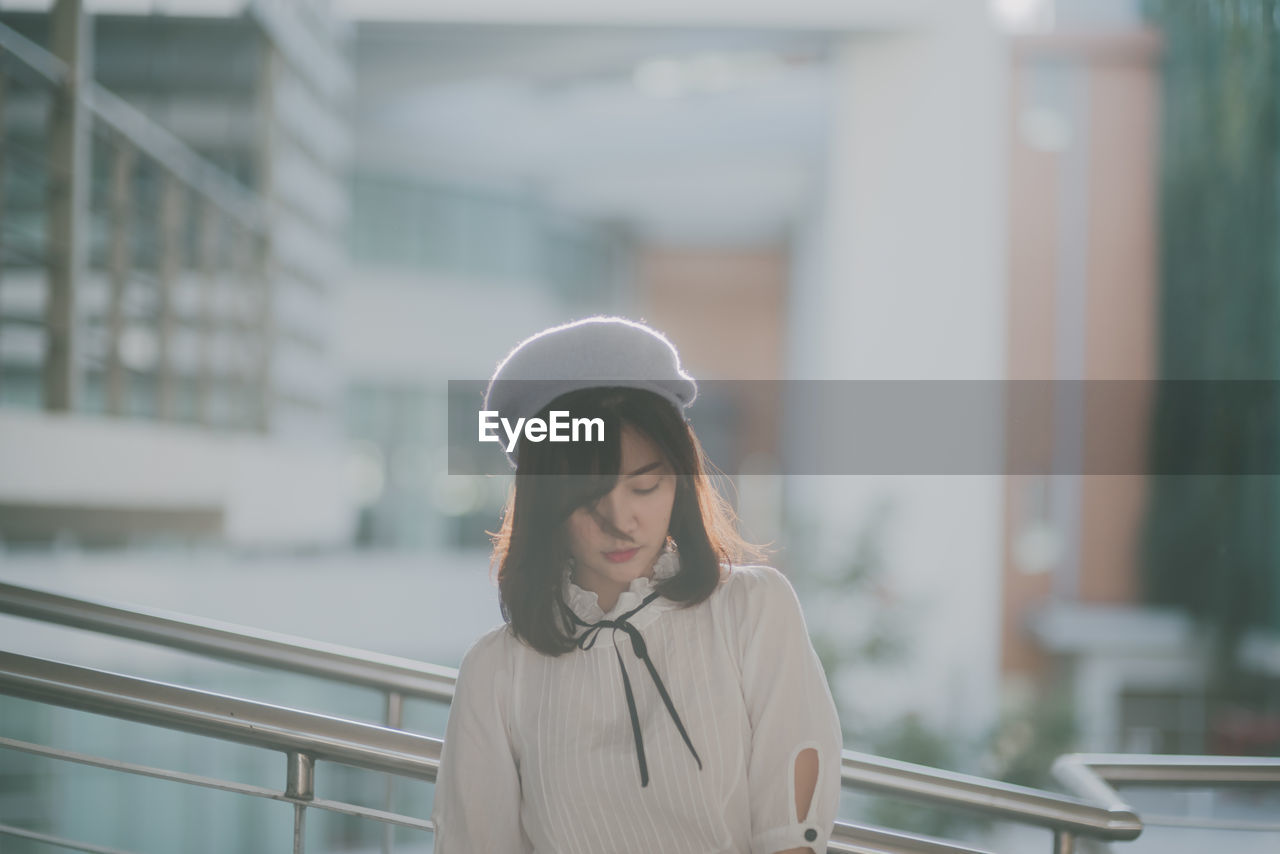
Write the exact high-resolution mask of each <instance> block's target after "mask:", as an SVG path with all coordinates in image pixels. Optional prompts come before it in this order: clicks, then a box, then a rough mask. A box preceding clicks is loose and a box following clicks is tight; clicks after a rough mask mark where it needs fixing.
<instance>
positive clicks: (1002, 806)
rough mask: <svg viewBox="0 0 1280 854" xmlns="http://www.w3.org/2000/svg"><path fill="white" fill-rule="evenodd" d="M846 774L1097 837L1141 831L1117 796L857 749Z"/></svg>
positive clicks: (860, 782) (904, 792)
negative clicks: (1005, 779)
mask: <svg viewBox="0 0 1280 854" xmlns="http://www.w3.org/2000/svg"><path fill="white" fill-rule="evenodd" d="M841 777H842V779H843V781H844V783H845V784H846V785H849V786H856V787H858V788H862V789H871V790H875V791H879V792H882V793H886V794H892V795H895V796H898V797H905V798H913V799H916V800H923V801H929V802H931V803H935V804H941V805H943V806H948V807H962V808H967V809H975V810H978V811H980V812H984V813H987V814H989V815H993V816H997V817H1000V818H1008V819H1014V820H1016V821H1020V822H1023V823H1025V824H1032V825H1036V826H1038V827H1046V828H1049V829H1053V830H1065V831H1068V832H1071V833H1075V834H1080V835H1085V836H1091V837H1094V838H1097V839H1109V840H1129V839H1134V838H1136V837H1137V836H1138V835H1139V834H1141V833H1142V821H1141V820H1140V819H1139V818H1138V816H1137V815H1136V814H1135V813H1134V812H1133V810H1131V809H1130V808H1129V807H1128V805H1127V804H1125V803H1124V802H1123V801H1121V800H1120V799H1119V798H1118V797H1113V798H1112V799H1110V800H1107V801H1098V802H1097V803H1090V802H1088V801H1086V800H1079V799H1077V798H1073V797H1066V796H1064V795H1058V794H1055V793H1052V792H1045V791H1042V790H1040V789H1032V788H1028V787H1026V786H1016V785H1014V784H1012V783H1002V782H1000V781H998V780H989V779H986V778H985V777H974V776H970V775H968V774H957V773H954V772H951V771H941V770H939V769H937V768H932V767H930V766H928V765H916V764H914V763H911V762H900V761H898V760H896V759H886V758H884V757H881V756H872V755H869V754H865V753H856V752H854V751H852V750H846V751H844V753H843V768H842V771H841ZM1113 795H1114V793H1113ZM1098 804H1103V805H1098Z"/></svg>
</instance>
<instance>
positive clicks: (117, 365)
mask: <svg viewBox="0 0 1280 854" xmlns="http://www.w3.org/2000/svg"><path fill="white" fill-rule="evenodd" d="M113 139H114V141H115V148H114V153H115V156H114V157H113V158H112V162H111V199H110V202H109V205H108V207H109V210H110V211H111V250H110V259H109V261H108V263H109V264H110V276H111V295H110V302H109V305H108V307H107V407H106V408H107V413H108V414H110V415H123V414H124V410H125V391H126V389H125V379H126V377H125V370H124V359H123V357H122V354H121V352H120V342H121V339H123V337H124V301H125V292H126V290H127V289H128V287H129V277H130V275H131V272H132V267H133V246H132V244H131V242H130V240H129V234H130V229H131V228H132V226H133V192H132V190H133V164H134V149H133V146H132V145H130V144H129V142H128V140H126V139H124V138H123V137H121V136H113Z"/></svg>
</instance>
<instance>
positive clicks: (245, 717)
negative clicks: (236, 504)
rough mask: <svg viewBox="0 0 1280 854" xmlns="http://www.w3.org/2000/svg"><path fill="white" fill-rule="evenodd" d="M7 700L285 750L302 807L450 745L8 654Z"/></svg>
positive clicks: (947, 853) (890, 841)
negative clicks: (321, 793) (334, 782)
mask: <svg viewBox="0 0 1280 854" xmlns="http://www.w3.org/2000/svg"><path fill="white" fill-rule="evenodd" d="M0 694H8V695H10V696H15V697H22V698H25V699H29V700H35V701H37V702H42V703H49V704H52V705H56V706H63V707H66V708H72V709H79V710H81V711H87V712H92V713H95V714H101V715H108V716H110V717H114V718H119V719H122V720H129V721H134V722H137V723H143V724H149V725H152V726H160V727H164V728H166V729H172V730H178V731H180V732H188V733H193V734H197V735H203V736H211V737H213V738H218V739H221V740H223V741H231V742H236V743H239V744H245V745H250V746H254V747H261V748H266V749H270V750H276V751H281V752H284V753H285V754H286V757H287V759H288V763H289V765H288V777H289V790H290V791H287V792H286V799H289V800H294V801H299V802H305V801H308V800H312V799H313V798H314V780H313V779H312V775H313V774H314V762H315V760H317V759H324V760H328V761H332V762H339V763H342V764H345V765H354V766H357V767H361V768H367V769H370V770H373V771H383V772H387V773H391V774H398V775H402V776H408V777H414V778H418V779H423V780H428V781H434V780H435V778H436V773H437V771H438V770H439V767H440V754H441V748H442V747H443V742H442V741H441V740H440V739H436V738H432V737H430V736H425V735H418V734H415V733H409V732H403V731H400V730H393V729H387V728H385V727H380V726H374V725H372V724H366V723H358V722H356V721H348V720H343V719H341V718H334V717H329V716H327V715H319V714H316V713H314V712H305V711H300V710H298V709H290V708H285V707H283V706H274V705H271V704H268V703H262V702H258V701H255V700H245V699H241V698H238V697H230V696H227V695H224V694H216V693H213V692H211V691H201V690H198V689H195V688H185V687H181V686H178V685H170V684H167V683H163V682H156V681H152V680H148V679H139V678H137V677H134V676H125V675H122V674H119V673H111V672H108V671H105V670H96V669H93V668H88V667H80V666H78V665H73V664H66V663H64V662H60V661H49V660H46V659H41V658H34V657H31V656H25V655H18V654H16V653H10V652H0ZM6 741H7V740H6ZM6 746H11V745H9V744H0V747H6ZM121 768H122V770H124V766H121ZM303 777H305V778H307V781H306V782H305V783H304V782H302V780H301V778H303ZM178 778H179V775H175V779H178ZM206 782H208V781H206ZM0 832H5V829H4V828H2V827H0ZM830 850H831V851H837V852H850V854H990V852H986V851H984V850H982V849H977V848H971V847H967V846H963V845H956V844H952V843H949V842H946V841H944V840H938V839H931V838H929V837H924V836H918V835H915V834H909V833H901V832H898V831H892V830H887V829H884V828H876V827H868V826H865V825H859V824H853V823H850V822H836V825H835V833H834V834H833V837H832V845H831V847H830Z"/></svg>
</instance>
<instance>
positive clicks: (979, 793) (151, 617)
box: [0, 583, 1142, 854]
mask: <svg viewBox="0 0 1280 854" xmlns="http://www.w3.org/2000/svg"><path fill="white" fill-rule="evenodd" d="M0 613H6V614H11V615H14V616H19V617H26V618H30V619H35V620H40V621H43V622H47V623H56V624H58V625H63V626H69V627H73V628H77V629H84V630H89V631H95V632H101V633H105V634H109V635H113V636H116V637H124V638H131V639H133V640H140V641H145V642H148V643H153V644H157V645H161V646H167V647H171V648H175V649H182V650H186V651H188V652H194V653H197V654H200V655H205V656H209V657H212V658H217V659H221V660H231V661H240V662H247V663H251V664H257V665H264V666H267V667H273V668H277V669H280V670H285V671H290V672H299V673H307V674H310V675H313V676H320V677H323V678H328V679H332V680H335V681H338V682H343V683H346V684H352V685H361V686H365V687H369V688H373V689H376V690H379V691H382V692H383V694H384V696H385V697H386V698H387V702H386V711H387V714H386V717H385V719H384V721H383V723H384V724H385V725H386V726H387V727H391V728H399V727H400V726H401V725H402V720H403V718H402V715H403V702H404V699H405V698H406V697H416V698H424V699H429V700H438V701H443V702H448V701H449V700H451V699H452V697H453V684H454V681H455V680H456V678H457V670H456V669H454V668H449V667H440V666H437V665H431V664H423V663H420V662H414V661H410V660H407V659H400V658H394V657H391V656H384V655H379V654H377V653H370V652H365V651H363V650H358V649H351V648H346V647H340V646H335V645H330V644H321V643H317V642H315V641H309V640H304V639H301V638H293V637H288V636H286V635H280V634H273V633H269V632H263V631H260V630H256V629H249V628H244V627H240V626H234V625H231V624H228V623H220V622H215V621H211V620H205V619H202V618H197V617H188V616H184V615H180V614H170V613H164V612H159V611H148V610H142V609H130V608H125V607H122V606H120V605H116V604H110V603H105V602H95V601H88V600H84V599H78V598H73V597H70V596H63V595H60V594H56V593H50V592H47V591H41V590H35V589H32V588H29V587H22V586H19V585H14V584H4V583H0ZM842 765H843V769H842V782H843V785H844V786H845V787H846V788H853V789H860V790H865V791H871V792H876V793H879V794H883V795H889V796H893V797H901V798H907V799H912V800H916V801H921V802H925V803H930V804H935V805H939V806H943V807H948V808H954V809H961V810H967V811H970V812H976V813H978V814H981V815H984V816H989V817H992V818H999V819H1007V820H1010V821H1014V822H1018V823H1022V824H1028V825H1032V826H1036V827H1042V828H1045V829H1048V830H1049V831H1051V832H1052V833H1053V837H1054V849H1053V850H1054V852H1055V854H1070V852H1071V851H1073V850H1074V845H1075V840H1076V838H1077V837H1089V838H1094V839H1100V840H1117V841H1122V840H1129V839H1134V838H1136V837H1137V836H1138V835H1139V834H1140V833H1141V832H1142V822H1141V821H1140V820H1139V819H1138V816H1137V815H1136V814H1135V813H1134V812H1133V811H1132V810H1131V809H1129V808H1128V807H1127V806H1126V805H1125V804H1124V803H1123V802H1122V801H1121V800H1120V799H1119V798H1118V797H1116V796H1115V794H1114V792H1112V793H1111V795H1110V796H1109V797H1106V798H1103V797H1092V798H1090V800H1081V799H1079V798H1074V797H1068V796H1064V795H1059V794H1055V793H1052V792H1046V791H1041V790H1039V789H1031V788H1026V787H1023V786H1015V785H1012V784H1009V783H1002V782H999V781H996V780H988V779H985V778H981V777H974V776H969V775H965V774H956V773H953V772H949V771H943V770H941V769H937V768H932V767H929V766H926V765H916V764H913V763H909V762H899V761H897V760H893V759H885V758H883V757H879V756H873V755H870V754H865V753H858V752H855V751H852V750H846V751H844V752H843V754H842ZM1090 801H1092V802H1090ZM388 803H389V799H388ZM833 850H835V849H833Z"/></svg>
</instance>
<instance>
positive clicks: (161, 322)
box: [156, 172, 184, 421]
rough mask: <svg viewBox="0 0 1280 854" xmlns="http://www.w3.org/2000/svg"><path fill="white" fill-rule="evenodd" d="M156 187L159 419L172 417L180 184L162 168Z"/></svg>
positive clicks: (179, 264)
mask: <svg viewBox="0 0 1280 854" xmlns="http://www.w3.org/2000/svg"><path fill="white" fill-rule="evenodd" d="M163 176H164V177H163V178H162V179H161V188H160V223H159V231H160V258H159V271H158V272H159V277H158V283H157V284H158V287H159V289H160V291H159V296H160V306H159V312H158V317H157V318H156V323H157V326H158V329H157V333H158V338H159V346H158V348H157V350H158V354H157V359H158V362H159V364H158V365H157V380H158V388H157V394H156V416H157V417H158V418H159V419H161V420H162V421H167V420H170V419H172V418H173V417H174V385H175V376H174V374H175V372H174V367H173V339H174V331H175V323H174V316H175V312H174V301H175V299H174V298H175V292H176V290H177V286H178V282H177V280H178V273H179V271H180V270H181V268H182V220H183V211H184V205H183V204H182V191H183V187H182V185H181V184H179V182H178V179H177V177H176V176H174V175H173V174H172V173H171V172H164V173H163Z"/></svg>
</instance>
